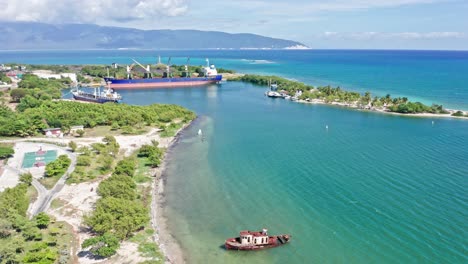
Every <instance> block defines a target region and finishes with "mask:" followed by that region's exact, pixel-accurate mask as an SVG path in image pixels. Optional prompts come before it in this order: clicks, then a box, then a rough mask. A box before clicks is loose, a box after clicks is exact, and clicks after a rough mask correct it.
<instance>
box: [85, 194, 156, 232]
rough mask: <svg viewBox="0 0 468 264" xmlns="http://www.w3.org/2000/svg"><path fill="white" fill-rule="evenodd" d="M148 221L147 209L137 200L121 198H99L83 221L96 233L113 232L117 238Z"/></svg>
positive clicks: (133, 230) (140, 227)
mask: <svg viewBox="0 0 468 264" xmlns="http://www.w3.org/2000/svg"><path fill="white" fill-rule="evenodd" d="M148 221H149V215H148V210H147V209H146V208H145V207H144V206H143V205H142V204H141V203H140V202H138V201H134V200H126V199H121V198H114V197H106V198H101V199H100V200H99V201H98V202H97V203H96V210H95V211H94V212H93V213H92V215H91V216H90V217H87V218H85V223H86V224H87V225H89V226H90V227H92V229H93V231H94V232H96V233H98V234H104V233H107V232H111V233H113V234H114V235H115V236H117V237H118V238H119V239H125V238H128V237H129V236H130V235H131V234H132V232H135V231H137V230H140V229H142V228H143V227H144V226H145V224H146V223H147V222H148Z"/></svg>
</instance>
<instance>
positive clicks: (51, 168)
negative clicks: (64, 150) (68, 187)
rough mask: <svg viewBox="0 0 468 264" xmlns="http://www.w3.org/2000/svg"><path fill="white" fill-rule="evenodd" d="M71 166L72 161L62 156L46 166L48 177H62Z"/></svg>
mask: <svg viewBox="0 0 468 264" xmlns="http://www.w3.org/2000/svg"><path fill="white" fill-rule="evenodd" d="M70 164H71V159H70V158H69V157H68V156H67V155H60V156H59V157H58V158H57V159H56V160H54V161H52V162H50V163H49V164H47V165H46V168H45V171H46V174H45V176H46V177H55V176H62V175H63V174H64V173H65V172H66V171H67V169H68V166H70Z"/></svg>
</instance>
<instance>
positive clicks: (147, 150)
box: [138, 142, 163, 168]
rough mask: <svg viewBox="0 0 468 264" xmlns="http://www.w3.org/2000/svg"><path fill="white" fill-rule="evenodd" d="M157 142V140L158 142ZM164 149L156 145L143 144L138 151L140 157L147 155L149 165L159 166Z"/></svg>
mask: <svg viewBox="0 0 468 264" xmlns="http://www.w3.org/2000/svg"><path fill="white" fill-rule="evenodd" d="M156 143H157V142H156ZM162 156H163V151H162V150H161V149H159V148H158V147H157V144H156V146H155V145H143V146H142V147H141V148H140V150H139V151H138V157H146V158H147V162H148V165H149V166H151V167H153V168H154V167H158V166H159V165H160V164H161V158H162Z"/></svg>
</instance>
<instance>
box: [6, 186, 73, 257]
mask: <svg viewBox="0 0 468 264" xmlns="http://www.w3.org/2000/svg"><path fill="white" fill-rule="evenodd" d="M27 189H28V186H27V184H23V183H21V184H19V185H17V186H16V187H14V188H7V189H6V190H5V191H3V192H2V193H0V263H44V264H48V263H50V264H52V263H69V261H70V246H71V245H70V239H71V232H70V231H71V230H70V229H69V228H68V227H67V226H65V225H64V224H62V223H59V222H55V220H54V219H53V218H51V217H50V216H49V215H47V214H45V213H39V214H38V215H36V216H35V217H33V219H31V220H28V218H27V217H26V210H27V209H28V206H29V198H28V196H27Z"/></svg>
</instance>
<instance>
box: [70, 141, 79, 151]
mask: <svg viewBox="0 0 468 264" xmlns="http://www.w3.org/2000/svg"><path fill="white" fill-rule="evenodd" d="M68 147H69V148H70V149H71V151H72V152H75V151H76V148H77V147H78V145H77V144H76V142H75V141H73V140H72V141H70V142H69V143H68Z"/></svg>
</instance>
